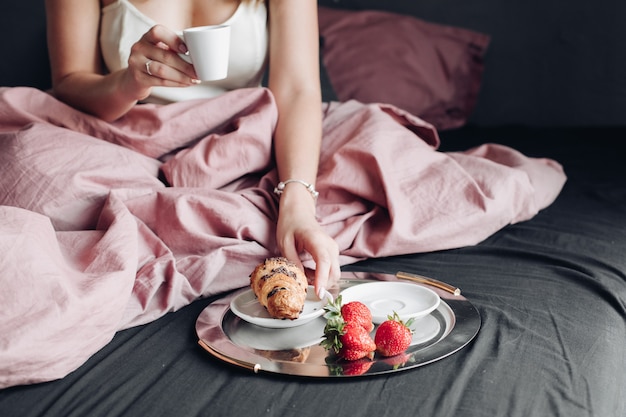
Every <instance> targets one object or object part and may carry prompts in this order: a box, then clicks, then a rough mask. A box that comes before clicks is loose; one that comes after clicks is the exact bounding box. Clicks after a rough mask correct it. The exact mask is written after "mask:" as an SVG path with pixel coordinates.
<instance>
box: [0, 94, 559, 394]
mask: <svg viewBox="0 0 626 417" xmlns="http://www.w3.org/2000/svg"><path fill="white" fill-rule="evenodd" d="M323 110H324V127H323V128H324V131H323V133H324V139H323V149H322V154H321V163H320V166H319V177H318V179H317V184H316V186H317V189H318V190H319V192H320V197H319V200H318V217H319V221H320V223H321V224H322V225H323V227H324V228H325V229H326V230H327V231H328V232H329V233H330V234H331V235H332V236H333V237H334V238H335V239H336V240H337V242H338V244H339V246H340V249H341V255H342V263H344V264H345V263H349V262H353V261H355V260H358V259H362V258H368V257H380V256H389V255H398V254H406V253H415V252H426V251H435V250H442V249H449V248H456V247H461V246H467V245H473V244H476V243H478V242H480V241H481V240H483V239H485V238H486V237H488V236H489V235H491V234H493V233H494V232H496V231H497V230H499V229H500V228H502V227H504V226H505V225H507V224H510V223H514V222H519V221H523V220H526V219H529V218H531V217H533V216H534V215H535V214H536V213H537V212H538V211H539V210H541V209H542V208H544V207H546V206H547V205H549V204H550V203H552V201H553V200H554V199H555V198H556V197H557V195H558V194H559V192H560V190H561V188H562V186H563V184H564V182H565V175H564V174H563V171H562V169H561V166H560V165H559V164H558V163H556V162H554V161H551V160H547V159H536V158H528V157H526V156H524V155H522V154H520V153H519V152H517V151H515V150H513V149H510V148H506V147H503V146H500V145H496V144H486V145H483V146H480V147H478V148H475V149H471V150H468V151H466V152H459V153H443V152H439V151H437V147H438V145H439V137H438V135H437V132H436V131H435V130H434V129H433V127H432V126H431V125H429V124H428V123H426V122H424V121H423V120H421V119H419V118H417V117H415V116H412V115H410V114H408V113H406V112H404V111H402V110H400V109H398V108H395V107H393V106H389V105H383V104H371V105H364V104H361V103H358V102H354V101H351V102H346V103H325V104H323ZM276 119H277V113H276V108H275V105H274V100H273V97H272V95H271V93H270V92H269V91H268V90H266V89H262V88H259V89H246V90H239V91H235V92H232V93H228V94H225V95H223V96H221V97H218V98H216V99H212V100H202V101H189V102H181V103H176V104H171V105H167V106H155V105H139V106H137V107H136V108H135V109H134V110H132V111H131V112H130V113H129V114H128V115H127V116H125V117H124V118H122V119H120V120H118V121H116V122H114V123H105V122H103V121H101V120H99V119H97V118H94V117H91V116H89V115H85V114H83V113H80V112H78V111H76V110H74V109H72V108H70V107H68V106H66V105H64V104H63V103H61V102H59V101H57V100H56V99H54V98H53V97H52V96H50V95H48V94H46V93H45V92H41V91H38V90H35V89H30V88H4V89H0V166H1V167H2V168H1V169H2V175H1V176H0V288H1V289H2V290H1V291H0V305H2V308H1V309H0V388H1V387H7V386H11V385H16V384H27V383H35V382H40V381H47V380H52V379H56V378H61V377H63V376H64V375H66V374H67V373H69V372H71V371H72V370H74V369H75V368H77V367H78V366H80V365H81V364H82V363H83V362H84V361H85V360H86V359H87V358H89V357H90V356H91V355H92V354H94V353H95V352H96V351H98V350H99V349H100V348H102V347H103V346H104V345H105V344H107V343H108V342H109V341H110V339H111V338H112V337H113V335H114V334H115V332H116V331H118V330H120V329H124V328H128V327H130V326H135V325H139V324H142V323H147V322H149V321H151V320H154V319H156V318H158V317H160V316H162V315H164V314H165V313H167V312H169V311H174V310H177V309H179V308H181V307H182V306H184V305H186V304H188V303H190V302H191V301H193V300H195V299H197V298H198V297H203V296H209V295H212V294H218V293H221V292H225V291H227V290H231V289H235V288H240V287H243V286H246V285H247V284H248V276H249V273H250V272H251V270H252V268H253V267H254V266H255V265H256V264H257V263H258V262H260V261H261V260H262V259H263V258H264V257H268V256H273V255H276V254H277V250H276V244H275V238H274V227H275V220H276V214H277V196H275V195H274V194H273V193H272V190H273V187H274V185H275V184H276V182H277V176H276V170H275V168H274V162H273V158H272V141H271V138H272V132H273V129H274V126H275V123H276ZM302 128H303V129H306V127H305V126H303V127H302ZM163 178H165V179H166V181H163V180H162V179H163ZM166 183H167V184H169V185H168V186H166V185H165V184H166ZM306 264H307V265H308V266H309V267H314V265H312V264H311V262H310V260H309V261H307V263H306Z"/></svg>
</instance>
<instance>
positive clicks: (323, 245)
mask: <svg viewBox="0 0 626 417" xmlns="http://www.w3.org/2000/svg"><path fill="white" fill-rule="evenodd" d="M276 235H277V242H278V247H279V249H280V251H281V253H282V254H283V256H284V257H286V258H287V259H289V260H291V261H292V262H295V263H296V264H297V265H299V266H302V262H301V258H300V257H301V255H302V254H304V253H308V254H309V255H311V257H312V258H313V261H314V262H315V278H314V286H315V292H316V293H317V295H318V297H320V298H323V291H324V290H325V289H326V288H330V287H332V286H333V285H334V284H336V283H337V282H338V281H339V276H340V267H339V248H338V246H337V243H336V242H335V240H334V239H332V238H331V237H330V236H329V235H328V234H327V233H326V232H325V231H324V230H323V229H322V227H321V226H320V224H319V223H318V222H317V219H316V218H315V205H314V204H313V203H312V198H311V195H310V194H309V192H308V191H307V190H306V189H305V188H304V187H302V186H300V185H295V184H294V186H289V187H288V192H285V193H283V195H282V196H281V202H280V211H279V216H278V226H277V229H276Z"/></svg>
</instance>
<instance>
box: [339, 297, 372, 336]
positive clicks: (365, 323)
mask: <svg viewBox="0 0 626 417" xmlns="http://www.w3.org/2000/svg"><path fill="white" fill-rule="evenodd" d="M341 316H342V317H343V319H344V320H345V322H346V323H357V324H359V325H361V326H362V327H363V328H364V329H365V330H367V331H368V332H371V331H372V330H374V323H373V322H372V312H371V311H370V309H369V308H368V307H367V306H366V305H365V304H363V303H362V302H360V301H350V302H349V303H346V304H344V305H342V306H341Z"/></svg>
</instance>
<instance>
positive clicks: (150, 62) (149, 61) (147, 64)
mask: <svg viewBox="0 0 626 417" xmlns="http://www.w3.org/2000/svg"><path fill="white" fill-rule="evenodd" d="M150 64H152V60H150V59H149V60H148V61H147V62H146V72H147V73H148V75H152V72H150Z"/></svg>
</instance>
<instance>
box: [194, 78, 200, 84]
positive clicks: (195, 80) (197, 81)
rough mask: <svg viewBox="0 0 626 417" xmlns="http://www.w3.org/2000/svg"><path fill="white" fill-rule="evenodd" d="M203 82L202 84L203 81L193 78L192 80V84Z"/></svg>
mask: <svg viewBox="0 0 626 417" xmlns="http://www.w3.org/2000/svg"><path fill="white" fill-rule="evenodd" d="M201 82H202V81H200V80H198V79H196V78H192V79H191V83H192V84H200V83H201Z"/></svg>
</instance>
